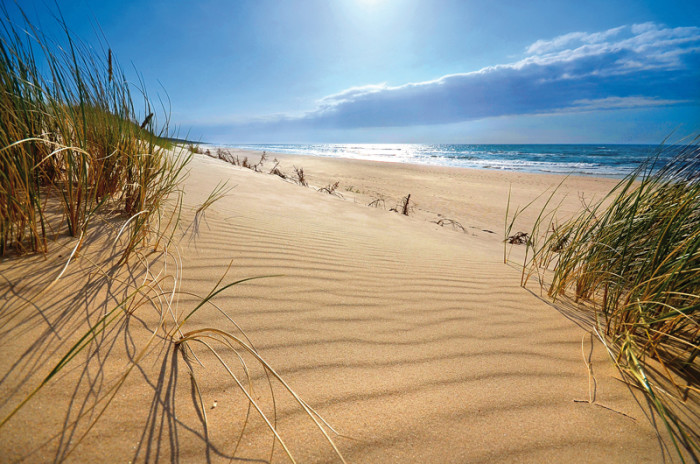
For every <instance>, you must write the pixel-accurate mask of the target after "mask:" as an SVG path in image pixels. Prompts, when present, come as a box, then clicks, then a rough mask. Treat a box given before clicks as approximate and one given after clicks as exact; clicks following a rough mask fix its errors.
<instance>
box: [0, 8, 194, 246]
mask: <svg viewBox="0 0 700 464" xmlns="http://www.w3.org/2000/svg"><path fill="white" fill-rule="evenodd" d="M2 14H3V16H4V17H3V26H2V39H1V40H0V86H1V88H2V91H1V96H0V113H1V114H2V123H1V124H0V147H2V148H1V149H0V176H2V177H1V178H0V212H1V214H0V218H1V220H0V254H5V253H6V252H7V251H8V250H10V249H14V250H16V251H17V252H20V253H21V252H25V251H30V252H45V251H46V250H47V245H46V244H47V238H48V236H49V234H50V233H51V232H53V233H54V234H63V233H68V234H69V235H71V236H73V237H81V236H82V237H84V236H85V234H86V233H87V232H88V230H89V228H90V224H91V221H92V219H93V218H94V217H95V215H96V214H98V212H100V211H105V210H111V211H119V212H121V213H122V214H124V215H125V216H126V217H129V218H132V220H131V221H130V222H129V225H128V234H127V235H128V246H127V247H126V248H125V251H124V253H125V256H126V255H128V254H129V253H130V252H131V251H132V250H133V249H134V247H135V246H137V245H139V244H141V243H142V242H143V241H144V240H147V238H148V236H149V228H150V227H151V226H152V225H153V224H154V219H155V218H156V216H157V214H158V211H159V206H160V204H161V203H162V202H163V201H164V199H165V198H166V197H168V195H170V194H171V193H172V192H173V191H175V190H176V189H177V185H178V181H179V179H180V178H181V175H182V169H183V167H184V166H185V164H186V163H187V155H186V154H184V152H180V155H172V154H171V155H167V154H166V153H167V150H168V148H172V144H171V143H170V142H169V141H168V140H167V137H168V136H169V133H168V124H167V123H168V121H167V118H165V120H164V121H162V123H161V124H160V126H158V125H157V124H158V122H157V118H156V117H154V110H153V108H152V105H151V103H150V102H149V100H148V98H147V97H146V96H145V94H144V98H143V102H142V104H143V109H142V110H141V112H139V111H137V110H136V108H135V103H134V99H133V98H132V92H131V89H130V86H129V84H128V83H127V80H126V76H125V75H124V73H123V71H122V70H121V68H120V66H119V64H118V63H117V62H116V60H115V59H114V58H113V56H112V53H111V50H107V52H106V53H98V52H96V51H95V50H94V49H92V48H90V47H89V46H87V45H86V44H83V43H82V42H80V41H78V40H77V39H75V38H74V37H72V36H71V35H70V34H69V33H68V32H67V27H66V25H65V24H63V23H61V26H62V28H63V29H64V30H65V31H66V34H65V40H64V43H63V44H61V45H60V46H59V45H58V44H57V43H55V42H53V41H52V40H51V39H49V38H48V37H46V36H44V35H43V33H42V32H41V30H39V29H38V28H36V27H34V26H33V25H32V24H31V23H30V22H29V21H28V20H26V18H25V21H24V23H23V24H15V23H13V20H12V18H11V17H10V15H9V13H8V11H7V10H6V9H4V7H3V11H2ZM156 222H157V221H156Z"/></svg>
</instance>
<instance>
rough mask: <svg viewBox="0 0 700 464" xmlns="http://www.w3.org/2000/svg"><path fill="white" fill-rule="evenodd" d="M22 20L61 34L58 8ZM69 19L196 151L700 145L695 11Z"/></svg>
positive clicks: (698, 20)
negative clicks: (279, 146)
mask: <svg viewBox="0 0 700 464" xmlns="http://www.w3.org/2000/svg"><path fill="white" fill-rule="evenodd" d="M3 1H4V0H3ZM20 4H21V5H22V7H23V8H24V9H25V10H26V12H27V13H28V14H29V16H30V17H32V18H36V20H37V21H38V24H39V25H40V27H41V29H42V30H45V31H46V32H48V33H50V34H52V35H55V34H56V33H57V32H58V31H57V28H56V25H55V22H53V21H52V19H51V16H50V14H49V10H54V11H55V9H56V8H55V5H54V4H53V3H52V2H44V1H41V0H23V1H22V2H20ZM47 5H48V7H47ZM58 5H59V7H60V9H61V12H62V14H63V15H64V17H65V20H66V22H67V23H68V26H69V28H71V29H72V30H73V31H74V32H75V33H76V34H77V35H78V36H79V37H80V38H82V39H83V40H84V41H86V42H88V43H96V41H95V37H96V33H95V30H96V28H97V25H99V28H100V29H101V31H102V33H103V34H104V37H105V38H106V40H107V42H108V43H109V46H110V47H111V48H112V49H113V51H114V53H115V55H116V57H117V59H118V60H119V61H120V63H121V64H122V67H125V68H131V64H133V67H134V68H136V69H137V70H138V71H139V73H140V74H141V75H142V77H143V81H144V82H145V84H146V87H147V89H148V91H149V94H150V95H151V96H152V97H153V96H155V95H156V94H159V95H161V96H163V97H164V96H165V92H166V91H167V96H168V98H169V100H170V102H171V105H172V106H171V121H172V123H173V124H175V125H177V126H178V128H179V130H178V133H179V134H178V135H179V136H181V137H185V136H187V137H188V138H190V139H199V140H202V141H210V142H219V143H255V142H260V143H273V142H275V143H276V142H288V143H297V142H302V143H305V142H340V143H347V142H357V143H362V142H368V143H369V142H389V143H393V142H419V143H598V142H600V143H658V142H661V140H663V139H664V138H665V137H666V136H667V135H669V134H670V133H671V132H674V131H675V132H674V133H675V136H676V137H682V136H686V135H691V134H698V133H700V2H697V1H666V2H661V1H653V0H648V1H617V0H588V1H585V2H581V1H575V2H574V1H572V2H567V1H551V0H550V1H538V0H532V1H529V2H522V1H515V0H510V1H496V0H491V1H475V0H474V1H468V0H463V1H459V0H432V1H427V0H326V1H322V0H308V1H302V0H298V1H291V0H290V1H282V0H279V1H272V0H240V1H225V0H199V1H196V2H192V1H181V0H167V1H166V0H138V1H134V0H118V1H117V0H115V1H101V2H93V1H87V0H72V1H61V0H59V1H58ZM130 75H133V74H130ZM161 86H162V87H161Z"/></svg>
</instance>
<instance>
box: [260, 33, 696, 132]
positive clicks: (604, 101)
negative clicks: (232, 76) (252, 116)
mask: <svg viewBox="0 0 700 464" xmlns="http://www.w3.org/2000/svg"><path fill="white" fill-rule="evenodd" d="M698 82H700V28H698V27H677V28H667V27H664V26H662V25H659V24H655V23H644V24H635V25H626V26H620V27H616V28H612V29H608V30H606V31H602V32H594V33H587V32H573V33H569V34H565V35H562V36H559V37H555V38H552V39H547V40H538V41H536V42H534V43H533V44H531V45H529V46H528V47H526V48H525V50H524V57H523V58H522V59H521V60H519V61H517V62H513V63H508V64H501V65H497V66H491V67H487V68H483V69H480V70H478V71H473V72H467V73H461V74H451V75H447V76H442V77H440V78H438V79H435V80H431V81H425V82H416V83H407V84H404V85H399V86H389V85H386V84H374V85H364V86H359V87H353V88H349V89H346V90H343V91H341V92H338V93H336V94H334V95H329V96H327V97H324V98H322V99H320V100H319V101H318V102H317V108H316V109H315V110H314V111H311V112H309V113H306V114H304V115H301V116H293V117H291V116H288V117H279V116H277V117H273V118H270V119H268V120H267V121H260V120H258V121H257V122H251V124H249V127H251V126H255V127H257V128H263V127H264V126H268V127H274V126H284V127H287V128H293V127H309V128H333V129H344V128H362V127H383V126H411V125H430V124H444V123H453V122H460V121H468V120H474V119H482V118H488V117H495V116H506V115H526V114H544V113H556V112H567V113H568V112H572V111H592V110H614V109H622V108H642V107H657V106H670V105H677V104H681V103H685V104H687V103H693V104H700V91H699V90H698Z"/></svg>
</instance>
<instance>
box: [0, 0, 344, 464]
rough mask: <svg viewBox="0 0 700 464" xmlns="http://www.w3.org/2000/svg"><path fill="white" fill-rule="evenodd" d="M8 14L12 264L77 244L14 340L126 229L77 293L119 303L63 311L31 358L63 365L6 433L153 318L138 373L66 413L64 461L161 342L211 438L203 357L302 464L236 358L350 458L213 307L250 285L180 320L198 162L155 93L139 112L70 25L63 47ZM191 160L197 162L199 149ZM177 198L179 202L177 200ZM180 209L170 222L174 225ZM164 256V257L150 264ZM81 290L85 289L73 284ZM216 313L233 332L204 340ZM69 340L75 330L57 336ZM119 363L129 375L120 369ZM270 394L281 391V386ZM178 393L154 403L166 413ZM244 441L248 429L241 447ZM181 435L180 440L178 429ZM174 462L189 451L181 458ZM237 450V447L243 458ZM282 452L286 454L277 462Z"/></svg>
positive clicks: (1, 72)
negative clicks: (258, 370)
mask: <svg viewBox="0 0 700 464" xmlns="http://www.w3.org/2000/svg"><path fill="white" fill-rule="evenodd" d="M0 15H2V16H3V21H2V26H1V30H0V114H1V115H2V119H1V121H0V147H2V148H0V254H1V255H3V256H5V255H8V254H10V253H12V254H15V255H23V254H30V253H49V252H51V251H52V250H55V249H57V247H55V246H51V241H52V239H53V238H58V237H61V236H66V235H67V236H70V237H73V238H72V239H71V241H70V247H71V251H70V254H69V257H68V259H67V261H66V263H65V265H64V266H63V267H62V270H61V271H60V273H58V275H57V276H56V277H55V278H54V279H52V280H51V279H49V280H50V283H49V284H48V285H46V286H45V287H43V288H40V289H39V290H38V291H36V292H35V293H34V294H33V295H23V296H22V301H23V303H21V304H19V305H18V306H13V307H10V308H7V307H5V309H4V310H3V312H2V313H0V319H1V320H2V326H3V328H5V329H7V328H8V327H9V325H8V324H10V321H11V320H15V321H16V320H18V316H17V315H18V314H20V313H21V312H22V310H24V309H25V308H26V307H27V306H28V305H29V304H30V303H31V304H35V303H36V301H38V300H39V299H40V297H41V295H42V294H43V295H47V294H48V293H49V290H52V291H57V290H60V287H61V283H62V282H63V280H61V279H62V277H63V276H64V273H65V271H66V269H67V268H69V266H71V265H74V263H75V261H76V260H77V258H78V255H79V254H80V252H81V249H82V248H83V246H85V247H86V248H88V247H89V246H91V245H89V244H92V243H98V244H101V245H99V246H102V247H104V246H105V242H104V240H101V237H99V236H92V235H91V234H92V233H93V231H94V232H95V234H100V233H103V234H104V230H103V229H100V228H98V227H93V226H94V224H95V223H100V224H104V223H107V222H109V223H112V224H113V223H114V221H111V222H110V220H111V219H113V218H114V217H115V215H116V217H117V218H118V221H117V223H118V224H120V225H121V227H119V226H118V227H117V228H118V231H117V229H114V230H113V231H112V238H113V239H114V240H113V245H112V249H113V250H115V249H116V250H117V251H118V252H117V253H116V255H113V254H110V256H111V257H110V258H109V259H108V260H107V261H104V260H103V261H98V260H95V261H93V260H92V259H93V258H91V257H90V256H92V254H91V253H89V250H83V251H84V253H83V258H84V259H83V260H82V264H81V266H84V267H87V268H88V269H89V271H87V272H86V274H85V277H84V281H83V282H78V283H77V285H78V288H77V290H76V289H75V288H73V290H71V291H76V292H77V293H78V294H80V293H81V292H82V291H83V290H84V289H87V288H88V286H89V287H90V291H91V292H95V293H98V292H99V291H107V292H108V294H109V295H110V297H108V300H105V301H104V302H103V303H96V304H95V308H88V309H87V310H86V311H78V310H76V308H65V312H64V313H63V315H62V316H61V319H60V320H58V319H57V320H56V321H51V320H48V321H47V322H48V323H49V325H50V326H51V329H52V333H51V335H49V336H45V337H42V338H41V339H40V340H36V341H32V348H30V350H34V352H35V354H36V355H37V356H42V355H41V353H42V352H43V349H44V347H45V346H48V345H52V350H51V351H52V352H55V353H57V357H55V358H51V359H48V358H47V359H46V360H44V361H42V362H44V363H46V364H47V366H48V368H47V369H46V370H44V371H42V370H38V371H37V372H36V373H35V376H36V377H35V379H34V381H33V382H32V383H31V385H28V386H27V387H26V388H25V391H26V392H27V393H26V394H23V395H21V397H19V398H17V397H12V398H7V399H6V403H5V405H6V407H5V409H4V411H3V415H2V417H0V428H3V427H10V426H11V424H12V419H13V417H15V416H16V415H17V413H19V412H20V411H21V410H22V409H23V408H24V407H25V406H26V405H27V404H28V403H30V402H31V401H32V400H33V399H34V398H35V397H36V396H37V395H38V394H39V393H40V392H42V391H43V390H44V389H45V388H49V387H50V386H51V385H52V384H53V382H54V381H55V380H56V379H57V378H58V377H60V376H62V375H63V374H64V373H65V372H66V371H67V370H68V371H70V370H73V369H76V368H78V369H80V368H81V367H80V366H82V368H83V369H85V370H89V369H90V366H91V360H92V359H97V358H99V359H101V361H100V363H102V364H107V363H108V358H109V353H110V352H111V349H108V350H107V351H106V352H105V353H101V351H102V350H103V347H104V346H105V345H107V344H109V343H112V344H113V343H116V341H117V340H119V339H120V337H124V338H131V337H132V336H133V335H134V334H133V333H128V334H127V333H124V331H129V330H130V329H128V327H129V323H128V322H129V319H130V318H132V317H134V316H135V317H138V318H144V317H146V314H147V313H148V312H149V311H150V313H151V315H152V316H153V317H155V320H157V321H158V323H157V324H155V326H151V327H148V328H147V329H146V331H147V333H146V336H145V337H143V344H142V345H141V346H140V347H139V348H138V350H136V351H134V352H133V353H132V354H131V355H130V356H129V362H128V363H126V367H123V368H121V369H122V370H121V371H120V373H119V374H118V375H117V376H116V377H115V378H114V379H112V380H113V381H112V383H111V384H110V385H109V386H108V387H107V388H105V389H104V390H101V391H100V392H99V394H97V393H94V392H91V393H89V394H88V396H86V397H85V398H84V399H83V400H82V401H84V405H88V404H89V403H90V401H92V400H90V397H91V396H92V395H93V394H94V395H96V397H95V401H94V402H93V403H91V404H90V405H89V406H84V407H83V409H81V410H80V411H78V412H77V413H75V412H71V411H68V412H67V413H66V418H65V421H64V425H63V430H62V431H60V432H59V434H58V435H56V436H58V437H67V436H68V437H72V438H71V439H70V440H69V441H68V442H66V443H64V442H63V441H62V440H63V438H60V439H59V443H58V445H57V446H58V451H57V452H56V455H55V460H56V461H63V460H65V459H66V458H67V457H68V456H69V455H70V454H71V453H72V452H73V451H74V450H75V449H76V448H77V446H78V445H79V444H80V442H81V441H82V440H83V439H84V438H85V436H87V434H88V433H89V432H90V431H91V430H92V429H93V427H94V425H95V423H96V422H97V421H98V420H99V419H100V418H101V417H102V416H103V415H104V413H105V412H106V410H107V409H108V407H109V406H110V404H111V403H112V402H113V400H114V398H115V396H116V395H117V393H118V392H119V391H120V390H121V389H122V387H123V386H124V385H125V383H126V380H127V378H128V377H129V376H130V374H132V373H133V372H134V371H138V370H140V369H141V368H142V367H141V365H140V364H141V363H142V361H143V360H144V359H145V357H146V356H148V355H150V354H151V353H152V352H153V351H154V347H155V346H156V345H157V344H159V343H160V344H161V345H162V346H161V349H160V350H156V351H158V352H160V353H161V354H163V353H165V358H166V359H165V360H163V363H164V364H163V365H165V364H166V361H167V359H176V358H177V357H176V356H175V355H174V354H173V353H179V354H180V355H181V357H182V362H184V363H185V364H186V365H187V367H188V369H189V371H190V374H191V380H192V385H193V389H194V390H196V391H197V393H198V395H199V399H200V404H199V412H198V416H199V417H200V418H201V420H202V424H203V427H204V429H205V431H206V428H207V420H206V409H205V408H204V406H203V402H202V394H201V392H200V391H199V387H198V385H199V384H200V383H201V380H199V381H198V377H197V375H196V374H195V372H194V369H193V364H196V363H199V358H198V357H197V354H196V351H195V350H194V349H193V345H198V346H202V347H204V348H206V350H207V351H208V352H209V353H211V354H212V355H213V356H214V357H215V358H216V359H218V360H219V361H220V364H221V368H222V369H224V370H225V371H226V372H227V373H228V374H229V376H230V377H231V379H232V381H234V383H235V384H236V385H237V386H238V387H239V388H240V390H241V391H242V392H243V393H244V394H245V396H246V397H247V399H248V400H249V405H250V407H253V408H254V409H255V410H257V411H258V413H259V414H260V416H261V417H262V419H263V420H264V422H265V423H266V424H267V425H268V427H269V428H270V430H271V432H272V434H273V435H274V437H275V440H276V441H277V442H279V443H280V444H281V445H282V447H283V448H284V450H285V452H286V453H287V455H288V456H289V458H290V459H291V460H292V462H294V459H293V458H292V455H291V453H290V452H289V449H288V448H287V447H286V445H285V444H284V442H283V440H282V438H281V437H280V435H279V433H278V432H277V430H276V428H275V425H274V424H275V421H276V419H275V417H274V416H275V415H276V410H273V411H272V417H271V418H269V417H268V416H269V415H270V413H265V412H263V409H262V407H260V406H259V405H258V404H257V402H256V400H255V399H253V392H252V388H253V387H252V381H251V380H250V378H248V380H247V382H246V381H245V380H243V381H241V380H240V379H239V377H238V374H236V373H235V372H234V370H233V369H232V368H231V362H230V361H225V359H226V358H231V359H232V360H234V362H236V361H237V362H240V363H241V365H242V366H243V370H244V372H246V373H247V372H248V367H247V365H246V362H245V361H244V358H245V357H246V356H248V357H252V359H253V361H254V362H256V363H258V364H260V365H261V366H262V367H263V369H264V370H265V373H266V376H267V379H268V383H269V382H271V379H274V380H276V381H278V382H279V383H281V384H282V385H283V387H284V389H285V391H287V392H288V393H289V394H290V395H291V396H292V397H293V398H294V400H295V401H296V402H297V404H298V405H299V406H300V407H301V408H302V410H303V411H304V412H305V413H306V414H307V415H308V416H309V417H310V418H311V419H312V420H313V422H314V423H315V424H316V425H317V426H318V428H319V429H320V431H321V432H322V434H323V436H324V437H325V438H326V439H327V440H328V442H329V443H330V445H331V446H332V448H333V449H334V451H335V452H336V453H337V455H338V457H339V458H340V459H341V460H342V456H341V455H340V452H339V451H338V449H337V447H336V446H335V444H334V443H333V440H332V439H331V438H330V436H329V432H328V431H327V429H328V430H330V431H331V432H333V430H332V428H330V426H328V424H327V423H325V421H323V419H322V418H320V416H319V415H318V414H317V413H316V412H315V411H314V410H313V409H311V407H310V406H308V405H307V404H306V403H305V402H304V401H303V400H302V399H301V398H299V397H298V396H297V395H296V394H295V393H294V391H293V390H292V389H291V388H290V387H289V385H287V383H286V382H285V381H284V380H283V379H282V378H281V377H280V376H279V375H277V373H276V372H275V371H274V370H273V369H272V368H271V367H270V366H269V365H268V364H267V363H266V362H265V361H264V360H263V359H262V357H260V355H258V354H257V352H256V350H255V349H254V348H253V346H252V343H250V341H249V340H248V339H247V338H246V337H245V335H244V334H242V332H240V331H239V332H234V331H235V330H237V329H238V326H237V325H236V324H235V322H233V319H231V318H230V317H229V316H228V315H227V314H226V313H225V312H224V311H223V310H222V309H221V308H219V307H218V306H216V305H215V304H214V302H213V301H212V299H213V298H214V297H215V296H216V295H218V294H219V293H221V292H222V291H224V290H227V289H229V288H231V287H233V286H235V285H238V284H241V283H243V282H245V281H247V280H250V279H243V280H237V281H235V282H232V283H230V284H226V285H224V284H223V278H224V277H222V279H221V280H219V282H217V283H216V285H215V286H214V289H213V290H212V291H211V292H210V293H209V294H208V295H206V296H203V297H199V298H198V300H197V301H198V303H196V304H195V305H194V308H193V309H191V310H190V311H186V312H184V313H183V312H178V311H177V309H176V308H175V305H176V301H177V299H178V298H179V296H180V295H181V294H182V293H181V291H180V290H179V288H180V283H181V282H180V280H181V278H182V277H181V260H180V258H178V257H177V255H176V254H173V253H172V252H171V250H172V249H173V248H176V247H175V246H174V244H173V237H175V235H176V232H177V231H178V229H179V222H180V220H181V213H182V197H181V196H179V195H178V194H180V193H181V192H180V191H179V189H180V182H181V181H182V180H183V178H184V176H185V173H186V166H187V164H188V162H189V161H190V159H191V157H192V152H191V151H188V150H186V149H184V148H183V147H178V146H176V145H174V144H173V143H172V141H171V140H172V136H171V134H170V132H169V128H168V117H167V115H166V116H165V117H164V118H163V119H162V120H161V121H160V122H159V121H158V117H157V116H155V114H154V113H155V110H154V109H153V105H152V104H151V102H150V101H149V99H148V96H147V93H146V92H145V90H143V89H139V92H138V93H139V94H141V95H142V96H143V100H142V101H139V105H143V106H142V108H141V110H137V109H136V103H135V102H136V99H135V98H134V96H133V95H132V91H131V87H130V84H129V83H128V82H127V78H126V76H125V74H124V73H123V71H122V70H121V68H120V67H119V65H118V63H117V62H116V60H115V59H114V57H113V55H112V52H111V50H109V49H107V50H106V52H104V53H100V52H96V51H95V50H94V49H93V48H91V47H89V46H88V45H86V44H84V43H82V42H80V41H78V40H77V39H76V38H75V37H73V36H72V35H71V34H70V33H69V31H68V28H67V26H66V24H65V22H63V20H62V19H60V18H61V17H60V14H59V15H58V17H59V25H60V26H61V28H62V29H63V31H64V32H65V36H64V41H63V42H64V43H62V44H60V45H59V44H58V43H56V42H54V41H53V40H52V39H50V38H48V37H46V36H45V35H44V34H43V33H42V32H41V30H39V29H38V28H36V27H34V26H33V25H32V23H31V21H30V20H29V19H28V18H27V17H26V16H23V18H24V21H23V22H22V23H21V24H18V23H16V22H14V21H13V19H12V18H11V17H10V14H9V13H8V10H7V9H6V7H5V6H3V7H2V8H1V9H0ZM191 148H192V151H195V150H196V151H199V148H198V147H197V146H194V145H193V146H192V147H191ZM263 161H264V158H262V159H261V161H260V163H258V165H254V166H252V167H251V168H252V169H256V170H257V169H258V168H259V165H260V164H261V163H262V162H263ZM229 190H230V189H229V188H228V187H226V185H225V184H221V185H218V186H217V187H216V188H215V189H214V191H213V192H212V193H211V195H210V196H209V197H208V198H207V199H206V200H205V202H204V203H203V204H202V205H200V206H199V207H197V208H195V211H194V223H193V226H192V227H193V229H194V231H195V233H196V229H197V227H198V225H199V222H200V221H201V220H203V219H204V213H205V211H206V210H207V208H209V207H210V206H211V205H212V204H213V203H214V202H216V201H218V200H220V199H221V198H222V197H223V196H225V195H226V194H228V191H229ZM174 195H178V196H179V199H178V200H176V201H174V202H173V201H172V197H173V196H174ZM173 203H174V204H173ZM168 210H169V211H170V212H169V213H166V211H168ZM186 232H187V230H185V233H186ZM183 235H184V234H183ZM115 236H116V238H115ZM62 246H65V245H62ZM107 246H109V245H107ZM58 249H60V247H59V248H58ZM154 251H158V252H159V253H157V254H156V255H155V257H153V256H150V254H152V253H153V252H154ZM114 256H116V257H114ZM149 256H150V257H149ZM59 257H60V255H59ZM138 266H140V269H141V271H139V272H140V273H141V274H143V275H144V277H143V279H142V280H140V281H138V282H137V281H136V280H137V279H136V278H135V277H133V275H131V273H133V272H134V271H133V269H135V268H136V267H138ZM154 269H161V271H158V272H156V271H154ZM124 272H126V273H127V275H126V277H125V276H124V274H123V273H124ZM96 276H97V277H96ZM72 285H76V284H75V282H73V283H72ZM83 285H84V287H82V286H83ZM116 295H119V297H116ZM190 296H192V295H190ZM66 301H70V299H67V300H66ZM205 306H210V307H214V308H216V309H217V311H219V313H220V314H221V315H222V316H223V322H222V324H220V325H219V326H210V327H208V326H204V327H203V326H202V325H201V324H199V325H197V326H196V329H194V328H190V327H189V326H190V324H191V323H192V320H194V319H196V318H195V316H196V314H197V313H198V312H199V311H200V310H201V309H202V308H203V307H205ZM184 314H186V316H184V317H183V315H184ZM20 319H21V318H20ZM139 320H141V319H139ZM188 321H189V322H188ZM15 323H16V322H13V324H15ZM19 324H21V322H20V323H19ZM228 324H232V327H228ZM76 327H78V328H76ZM80 327H82V328H80ZM8 330H9V329H8ZM61 331H64V332H66V331H67V332H66V333H59V332H61ZM107 339H108V340H110V341H109V342H108V343H107V342H105V340H107ZM61 353H62V354H61ZM20 361H21V360H18V361H17V363H20ZM114 362H115V363H119V365H122V364H123V363H122V362H120V361H119V360H115V361H114ZM102 364H101V365H100V368H99V369H100V372H101V371H102V369H103V366H102ZM200 364H201V363H200ZM68 367H70V368H68ZM59 374H60V375H59ZM22 382H26V379H25V380H23V381H22ZM81 382H82V380H78V381H77V383H76V385H75V386H74V388H75V391H76V392H78V391H79V390H80V388H81ZM270 389H271V391H272V387H271V386H270ZM169 393H171V392H163V391H156V392H154V395H155V396H154V404H157V403H158V401H159V398H160V397H161V396H162V395H167V394H169ZM76 395H77V393H76ZM77 400H78V398H77V397H76V401H77ZM273 404H274V398H273ZM69 409H70V408H69ZM171 420H172V421H175V418H172V419H171ZM246 423H247V417H246ZM170 425H172V424H170ZM146 426H148V424H146ZM244 430H245V425H244V426H243V430H241V436H242V435H243V432H244ZM170 432H171V433H174V432H173V430H172V429H170ZM171 439H172V437H171ZM171 441H172V440H171ZM239 442H240V439H239ZM273 443H274V441H273ZM158 446H160V445H158ZM138 452H139V451H138V450H137V454H138ZM172 452H173V453H177V449H173V450H172ZM235 452H236V450H235V449H234V451H233V453H234V455H235ZM273 452H274V444H273V446H272V450H271V452H270V453H271V454H270V458H271V457H272V453H273ZM146 453H147V452H146Z"/></svg>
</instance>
